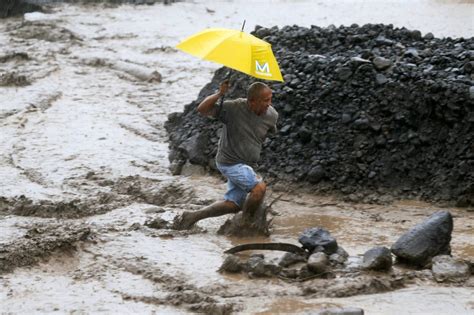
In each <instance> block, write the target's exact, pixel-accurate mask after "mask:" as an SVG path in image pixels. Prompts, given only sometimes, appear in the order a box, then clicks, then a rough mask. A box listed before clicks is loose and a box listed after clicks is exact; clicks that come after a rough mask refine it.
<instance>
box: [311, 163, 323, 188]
mask: <svg viewBox="0 0 474 315" xmlns="http://www.w3.org/2000/svg"><path fill="white" fill-rule="evenodd" d="M325 174H326V173H325V171H324V168H323V167H322V166H320V165H318V166H315V167H313V168H312V169H311V170H310V171H309V172H308V175H307V180H308V181H309V182H310V183H312V184H317V183H319V182H320V181H321V180H322V179H323V178H324V176H325Z"/></svg>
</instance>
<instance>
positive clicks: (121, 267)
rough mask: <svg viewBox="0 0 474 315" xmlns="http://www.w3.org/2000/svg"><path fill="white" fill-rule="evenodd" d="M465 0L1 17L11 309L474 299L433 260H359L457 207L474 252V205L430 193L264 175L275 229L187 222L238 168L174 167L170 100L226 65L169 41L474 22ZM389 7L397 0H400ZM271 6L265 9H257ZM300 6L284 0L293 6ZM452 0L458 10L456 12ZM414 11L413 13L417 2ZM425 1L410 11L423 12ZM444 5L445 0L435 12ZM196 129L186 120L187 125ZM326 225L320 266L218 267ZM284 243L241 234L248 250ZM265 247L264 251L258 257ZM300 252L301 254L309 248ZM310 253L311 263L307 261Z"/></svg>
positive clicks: (461, 30)
mask: <svg viewBox="0 0 474 315" xmlns="http://www.w3.org/2000/svg"><path fill="white" fill-rule="evenodd" d="M470 5H471V4H470V3H465V2H457V1H435V2H428V3H427V2H424V1H415V3H414V4H411V5H410V7H408V5H405V4H400V5H396V6H393V4H390V5H388V4H382V3H380V4H379V3H373V2H368V1H353V2H352V1H350V2H344V3H337V4H334V3H332V2H331V1H322V2H318V3H313V2H312V1H297V2H288V1H262V2H258V3H256V4H255V5H254V6H248V4H247V2H245V1H223V2H213V1H195V2H187V1H184V2H176V3H173V4H171V5H164V4H161V3H157V4H155V5H150V6H148V5H146V6H133V5H120V6H118V5H110V4H107V5H105V4H100V5H98V4H95V5H87V6H81V5H71V4H56V5H52V6H48V7H47V10H45V12H44V13H39V12H35V13H28V14H25V15H24V16H20V17H14V18H7V19H3V20H2V23H0V231H1V233H0V288H1V289H0V308H1V309H2V310H3V311H5V312H7V313H14V314H21V313H25V314H26V313H28V314H29V313H50V312H59V313H75V312H80V313H138V314H153V313H154V314H189V313H205V314H231V313H242V314H305V313H314V312H318V311H319V310H322V309H328V308H349V307H352V308H358V309H363V310H364V311H365V312H366V314H400V313H412V314H470V313H472V312H473V310H474V304H473V302H472V291H473V286H474V281H473V279H472V275H471V276H470V278H468V279H464V280H463V281H458V282H439V281H437V280H436V279H435V278H434V277H433V274H432V273H431V271H430V269H416V268H410V267H407V266H402V265H394V267H393V268H392V269H391V270H390V271H389V272H375V271H370V272H368V271H362V270H361V269H360V268H359V267H360V265H361V261H362V255H363V254H364V252H366V251H367V250H369V249H370V248H372V247H374V246H386V247H389V248H390V246H391V245H392V244H393V243H394V242H395V241H396V240H397V239H398V238H399V237H400V236H401V235H402V234H403V233H404V232H406V231H407V230H408V229H410V228H411V227H413V226H414V225H416V224H417V223H419V222H421V221H423V220H424V219H425V218H427V217H428V216H430V215H431V214H433V213H434V212H436V211H438V210H442V209H444V210H449V211H450V213H451V214H452V216H453V220H454V230H453V233H452V240H451V252H452V256H453V257H455V258H456V259H459V260H462V261H466V262H470V266H471V268H472V261H473V260H474V258H473V257H474V245H473V242H472V240H473V238H474V232H473V231H474V230H473V225H474V219H473V215H474V214H473V212H472V209H471V208H449V209H446V208H442V207H440V206H439V205H434V204H428V203H421V202H418V201H412V200H410V201H395V202H393V203H391V204H388V205H373V204H363V203H350V202H343V201H342V200H341V199H340V198H338V197H336V196H318V195H314V194H313V193H311V192H310V191H303V190H296V189H294V188H293V187H286V186H285V185H281V184H280V185H275V186H271V187H269V191H268V192H267V196H266V201H267V203H273V204H272V207H271V210H270V215H269V217H270V218H271V219H272V227H271V230H270V232H271V233H270V236H268V237H264V236H262V237H230V236H223V235H218V234H217V231H218V230H219V228H220V227H221V226H222V224H224V222H225V221H226V220H227V219H229V218H230V217H231V215H226V216H223V217H217V218H210V219H206V220H203V221H201V222H199V223H198V224H197V225H196V226H195V227H194V228H192V229H190V230H182V231H177V230H173V229H171V228H170V224H171V222H172V221H173V219H174V218H175V216H176V215H179V214H181V213H183V212H184V211H192V210H198V209H201V208H203V207H205V206H207V205H209V204H211V203H212V202H214V201H216V200H220V199H221V198H222V195H223V194H224V192H225V183H224V182H223V180H222V178H220V177H217V176H216V175H209V174H206V173H205V172H203V170H202V169H200V168H198V167H193V166H192V165H187V166H185V170H184V174H186V175H181V176H173V175H172V174H171V173H170V171H169V166H170V165H169V162H168V142H167V141H168V135H167V133H166V131H165V129H164V123H165V122H166V120H167V119H168V115H169V114H171V113H173V112H179V111H182V110H183V107H184V105H186V104H189V103H190V102H192V101H194V100H195V99H196V98H197V96H198V94H199V91H200V90H201V89H202V88H203V87H204V86H205V85H206V84H207V83H208V82H209V81H210V80H211V78H212V76H213V74H214V72H215V71H216V70H217V69H218V68H219V66H218V65H215V64H212V63H209V62H205V61H201V60H196V59H195V58H193V57H190V56H187V55H185V54H183V53H180V52H178V51H177V50H176V49H175V48H174V46H175V45H176V44H177V43H178V41H179V40H180V39H183V38H185V37H187V36H189V35H190V34H192V33H194V32H195V31H197V30H200V29H204V28H206V27H228V28H239V27H240V25H241V23H242V20H243V19H246V20H247V24H246V29H247V28H248V30H252V29H254V27H255V25H256V24H262V25H264V26H268V27H271V26H273V25H278V26H280V27H282V26H284V25H287V24H290V25H291V24H298V25H302V26H310V25H311V24H318V25H320V26H328V25H330V24H335V25H339V24H345V25H350V24H352V23H359V24H365V23H369V22H372V23H373V22H374V21H376V22H380V23H386V24H388V23H393V24H394V25H396V26H398V27H401V26H406V27H409V28H413V29H419V30H420V31H422V32H423V33H427V32H433V33H435V34H436V36H439V37H442V36H451V37H461V36H471V35H472V32H473V30H472V26H471V27H469V23H466V21H467V19H468V18H470V15H469V8H470ZM387 6H388V7H387ZM263 11H265V12H266V14H267V19H266V20H265V21H262V20H261V17H260V15H259V12H263ZM290 11H291V12H292V14H290V15H288V12H290ZM448 11H449V15H448V16H447V15H446V14H445V12H448ZM415 12H418V13H415ZM414 14H415V16H414ZM437 16H443V17H445V19H446V21H445V22H444V23H439V21H438V19H437V18H435V17H437ZM183 128H186V126H183ZM311 227H323V228H325V229H327V230H328V231H330V232H331V234H332V236H334V237H335V238H336V239H337V242H338V244H339V246H341V247H343V248H344V249H345V250H346V251H347V253H348V260H347V263H346V264H344V265H341V266H339V267H338V268H335V269H333V270H332V271H331V272H330V273H327V274H325V275H323V276H318V277H311V276H309V274H308V277H292V276H291V274H287V276H285V277H278V276H275V275H272V274H267V275H265V274H264V275H258V274H257V275H256V274H255V273H251V272H245V271H243V272H236V273H232V272H223V271H219V269H221V267H222V264H223V262H224V261H225V260H226V259H227V257H228V255H226V254H225V253H224V251H226V250H227V249H229V248H231V247H234V246H237V245H240V244H246V243H275V242H281V243H290V244H294V245H296V246H300V244H299V243H298V237H299V236H300V234H301V233H302V232H303V231H304V230H305V229H306V228H311ZM261 255H263V256H264V260H265V263H268V264H274V265H275V264H278V262H279V261H280V259H281V258H282V257H283V256H284V255H285V253H284V252H281V251H244V252H241V253H237V254H236V255H235V256H236V257H238V259H240V260H242V261H247V260H249V259H255V258H254V257H262V256H261ZM258 259H260V258H258ZM296 266H299V267H301V263H300V265H296ZM299 267H298V268H299Z"/></svg>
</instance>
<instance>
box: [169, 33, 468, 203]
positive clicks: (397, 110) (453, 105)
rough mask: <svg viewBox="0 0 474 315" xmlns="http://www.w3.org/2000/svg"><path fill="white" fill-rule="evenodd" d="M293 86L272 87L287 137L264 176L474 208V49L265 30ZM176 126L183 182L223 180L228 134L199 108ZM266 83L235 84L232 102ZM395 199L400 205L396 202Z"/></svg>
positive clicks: (273, 141) (416, 39)
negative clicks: (187, 172)
mask: <svg viewBox="0 0 474 315" xmlns="http://www.w3.org/2000/svg"><path fill="white" fill-rule="evenodd" d="M254 34H255V35H256V36H258V37H259V38H262V39H264V40H266V41H268V42H270V43H271V44H272V46H273V50H274V52H275V55H276V57H277V60H278V61H279V64H280V67H281V70H282V74H283V75H284V79H285V82H284V83H282V84H280V83H274V84H271V86H272V88H273V90H274V97H273V106H274V107H275V108H276V109H277V111H278V112H279V114H280V116H279V122H278V127H279V132H278V134H277V135H275V136H273V137H270V138H269V139H268V140H267V141H266V142H265V143H264V149H263V154H262V159H261V163H260V166H259V169H258V171H259V172H260V173H263V174H264V175H266V176H267V178H268V177H270V178H275V179H279V180H281V181H293V182H299V183H304V184H306V183H309V184H312V185H313V187H314V188H315V189H317V190H318V191H319V192H323V193H324V192H330V193H342V194H343V195H344V196H345V198H346V199H348V200H352V201H360V200H363V201H366V202H380V201H384V200H387V199H388V200H389V199H391V198H392V197H396V198H397V197H403V198H407V197H408V198H422V199H425V200H431V201H448V202H454V203H456V205H458V206H469V205H473V204H474V160H473V158H474V146H473V143H474V139H473V135H474V127H473V125H474V124H473V123H474V86H473V85H472V78H473V75H474V70H473V68H474V38H473V37H471V38H456V39H453V38H449V37H448V38H443V39H440V38H435V37H434V36H433V34H431V33H428V34H425V35H423V34H421V33H420V32H419V31H416V30H415V31H411V30H407V29H405V28H401V29H399V28H394V27H393V26H392V25H370V24H368V25H364V26H358V25H352V26H350V27H342V26H341V27H339V28H336V27H331V26H330V27H327V28H320V27H316V26H312V27H311V28H304V27H298V26H286V27H283V28H281V29H279V28H277V27H273V28H261V27H257V28H256V30H255V31H254ZM225 75H226V69H224V68H222V69H219V70H218V71H216V73H215V76H214V78H213V79H212V82H210V83H209V84H208V85H207V86H206V87H204V88H203V89H202V91H201V93H200V95H199V97H198V99H197V100H196V101H194V102H192V103H191V104H189V105H187V106H186V107H185V110H184V112H183V113H176V114H172V115H170V117H169V120H168V122H167V126H166V127H167V130H168V132H169V139H170V161H171V162H172V171H173V172H174V173H176V174H177V173H180V172H181V169H182V166H183V165H185V163H186V162H190V163H191V164H198V165H202V166H205V167H206V168H208V169H215V166H214V156H215V153H216V148H217V142H218V138H219V130H220V128H221V125H220V123H218V122H215V121H212V120H209V119H208V118H203V117H200V116H199V115H198V114H197V112H196V110H195V108H196V106H197V104H198V103H199V102H200V101H201V100H202V98H203V97H205V96H207V95H209V94H210V93H212V92H213V91H215V90H216V89H217V87H218V84H219V82H220V81H222V80H223V78H224V77H225ZM253 81H254V79H253V78H250V77H248V76H244V75H241V74H235V75H234V76H233V77H232V79H231V84H232V87H231V90H230V92H229V95H228V97H229V98H234V97H245V90H246V87H247V86H248V84H249V83H251V82H253ZM385 197H388V198H385Z"/></svg>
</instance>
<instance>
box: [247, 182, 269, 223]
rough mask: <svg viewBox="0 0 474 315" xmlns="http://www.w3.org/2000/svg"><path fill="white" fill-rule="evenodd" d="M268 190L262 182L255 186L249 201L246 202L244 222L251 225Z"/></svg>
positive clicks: (248, 197) (249, 195) (248, 198)
mask: <svg viewBox="0 0 474 315" xmlns="http://www.w3.org/2000/svg"><path fill="white" fill-rule="evenodd" d="M266 190H267V185H266V184H265V183H264V182H263V181H262V182H260V183H258V184H257V185H255V187H254V188H253V189H252V190H251V191H250V193H249V194H248V196H247V199H246V200H245V203H244V206H243V207H242V212H243V214H242V219H243V220H244V221H246V222H248V223H250V221H251V220H252V218H253V217H254V215H255V212H256V211H257V210H258V208H260V206H261V205H262V203H263V200H264V198H265V192H266Z"/></svg>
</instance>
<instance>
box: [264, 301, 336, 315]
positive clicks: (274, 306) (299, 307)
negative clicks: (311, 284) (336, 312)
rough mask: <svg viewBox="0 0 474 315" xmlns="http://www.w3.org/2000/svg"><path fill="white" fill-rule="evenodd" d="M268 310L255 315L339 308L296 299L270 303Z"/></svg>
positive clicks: (328, 304) (334, 305) (329, 304)
mask: <svg viewBox="0 0 474 315" xmlns="http://www.w3.org/2000/svg"><path fill="white" fill-rule="evenodd" d="M267 307H268V308H267V309H266V310H265V311H263V312H258V313H255V314H256V315H272V314H295V313H301V312H304V311H314V310H318V309H325V308H333V307H341V305H340V304H336V303H306V302H303V301H300V300H297V299H290V298H282V299H278V300H274V301H272V303H270V304H269V305H268V306H267Z"/></svg>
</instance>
